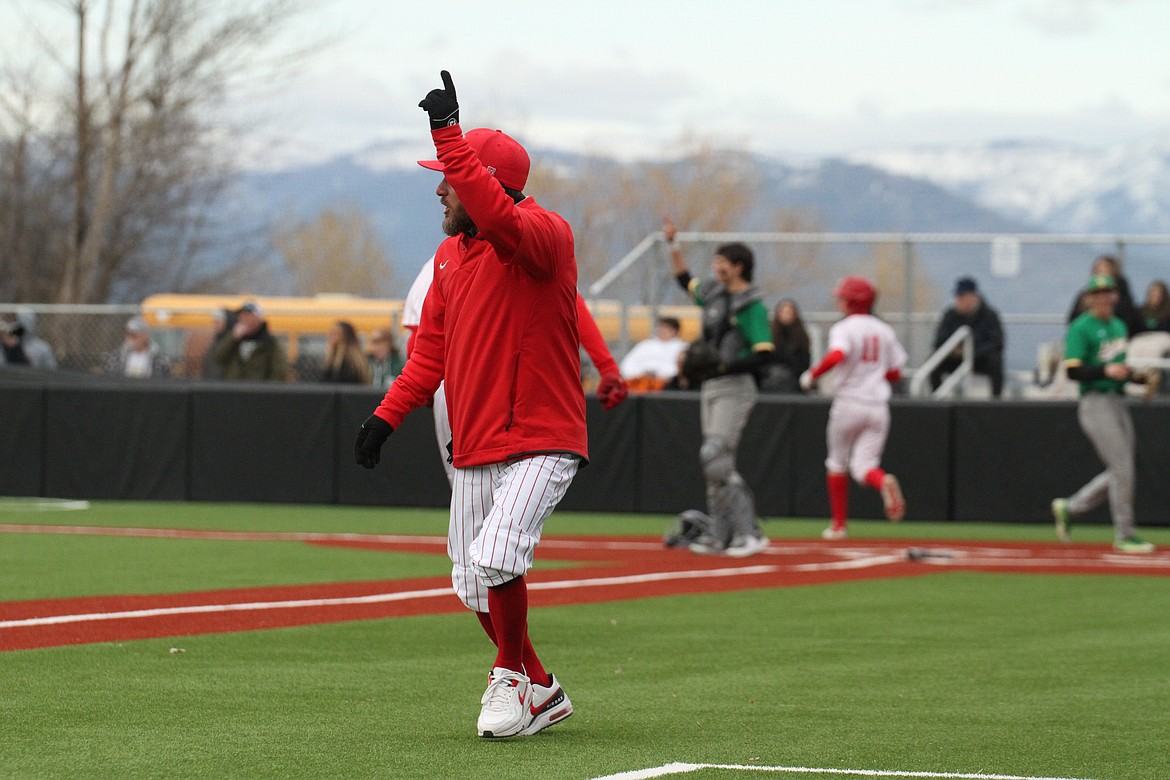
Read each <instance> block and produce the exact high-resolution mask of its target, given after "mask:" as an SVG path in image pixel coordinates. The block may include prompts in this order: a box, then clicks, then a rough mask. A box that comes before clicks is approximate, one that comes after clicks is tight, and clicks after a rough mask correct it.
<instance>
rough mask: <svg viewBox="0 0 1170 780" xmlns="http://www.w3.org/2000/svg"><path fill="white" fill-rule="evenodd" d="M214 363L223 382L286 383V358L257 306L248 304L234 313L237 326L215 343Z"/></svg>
mask: <svg viewBox="0 0 1170 780" xmlns="http://www.w3.org/2000/svg"><path fill="white" fill-rule="evenodd" d="M214 349H215V360H216V362H217V363H219V364H220V365H221V366H223V378H224V379H247V380H258V381H263V380H271V381H274V382H284V381H286V380H287V379H288V357H287V356H286V355H285V352H284V347H282V346H281V345H280V342H279V341H277V340H276V337H275V336H273V335H272V334H271V333H269V332H268V320H266V319H265V318H264V312H263V311H261V309H260V306H259V304H256V303H252V302H248V303H245V304H244V305H243V306H241V307H240V310H239V311H238V312H236V324H235V325H233V326H232V329H231V331H230V332H229V335H228V336H225V337H224V338H221V339H220V340H219V341H217V342H216V343H215V348H214Z"/></svg>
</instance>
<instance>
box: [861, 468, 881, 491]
mask: <svg viewBox="0 0 1170 780" xmlns="http://www.w3.org/2000/svg"><path fill="white" fill-rule="evenodd" d="M885 478H886V472H884V471H882V470H881V469H880V468H872V469H870V470H869V471H867V472H865V484H867V485H869V486H870V487H871V488H873V489H874V490H881V489H882V480H883V479H885Z"/></svg>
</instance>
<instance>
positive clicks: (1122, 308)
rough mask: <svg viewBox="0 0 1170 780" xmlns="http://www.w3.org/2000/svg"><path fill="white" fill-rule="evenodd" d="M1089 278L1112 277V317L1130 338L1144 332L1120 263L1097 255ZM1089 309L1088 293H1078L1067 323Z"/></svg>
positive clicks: (1110, 256) (1114, 258) (1115, 259)
mask: <svg viewBox="0 0 1170 780" xmlns="http://www.w3.org/2000/svg"><path fill="white" fill-rule="evenodd" d="M1089 275H1090V276H1112V277H1113V281H1114V283H1115V284H1116V285H1117V303H1116V305H1115V306H1114V307H1113V315H1114V316H1115V317H1117V318H1118V319H1120V320H1121V322H1122V323H1123V324H1124V325H1125V328H1126V330H1127V331H1128V332H1129V335H1130V336H1134V335H1136V334H1138V333H1141V332H1142V331H1143V330H1145V329H1146V328H1145V324H1144V323H1143V322H1142V316H1141V314H1140V313H1139V312H1138V309H1137V306H1135V305H1134V302H1133V293H1131V292H1130V286H1129V279H1126V278H1125V275H1124V274H1122V273H1121V261H1120V260H1118V259H1117V258H1116V257H1114V256H1113V255H1098V256H1097V259H1095V260H1094V261H1093V265H1092V268H1091V269H1090V271H1089ZM1088 308H1089V297H1088V293H1086V292H1085V291H1084V290H1081V291H1078V292H1077V294H1076V297H1074V298H1073V304H1072V308H1071V309H1069V312H1068V322H1069V323H1072V321H1073V320H1075V319H1076V318H1077V317H1079V316H1080V315H1081V314H1083V313H1084V312H1085V311H1086V310H1087V309H1088Z"/></svg>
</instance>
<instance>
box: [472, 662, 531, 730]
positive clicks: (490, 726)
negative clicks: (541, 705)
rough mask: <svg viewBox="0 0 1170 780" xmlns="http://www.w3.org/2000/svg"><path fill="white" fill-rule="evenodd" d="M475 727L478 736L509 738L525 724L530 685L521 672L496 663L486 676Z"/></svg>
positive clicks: (528, 716)
mask: <svg viewBox="0 0 1170 780" xmlns="http://www.w3.org/2000/svg"><path fill="white" fill-rule="evenodd" d="M488 680H489V682H488V687H487V690H486V691H484V692H483V698H481V699H480V703H481V704H483V708H482V709H481V710H480V711H479V721H478V722H477V723H476V729H477V730H478V731H479V735H480V736H481V737H489V738H490V737H512V736H515V735H517V734H519V733H520V732H521V730H522V729H523V728H524V727H525V726H527V725H528V720H529V718H530V717H531V716H530V715H529V714H528V705H529V702H530V701H531V698H532V684H531V682H530V681H529V679H528V678H527V677H526V676H525V675H523V674H521V673H520V672H514V671H512V670H511V669H505V668H504V667H502V666H497V667H495V668H494V669H492V673H491V674H490V675H488Z"/></svg>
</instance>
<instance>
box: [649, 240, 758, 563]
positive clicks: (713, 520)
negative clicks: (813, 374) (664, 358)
mask: <svg viewBox="0 0 1170 780" xmlns="http://www.w3.org/2000/svg"><path fill="white" fill-rule="evenodd" d="M662 232H663V237H664V238H665V239H666V242H667V245H668V246H669V248H670V258H671V265H672V268H673V270H674V273H675V278H676V279H677V280H678V283H679V285H680V286H682V288H683V289H684V290H686V291H687V293H688V294H689V295H690V296H691V298H692V299H693V300H694V302H695V303H697V304H698V305H699V306H701V307H702V309H703V319H702V337H701V339H700V340H701V342H702V343H703V344H704V345H705V347H706V350H707V351H708V353H709V354H710V356H711V359H710V362H709V366H710V368H709V370H708V371H706V372H704V373H705V376H703V377H702V379H701V384H700V385H699V420H700V426H701V428H702V434H703V443H702V445H701V446H700V448H699V462H700V464H701V465H702V468H703V477H704V479H705V480H706V483H707V513H708V517H707V518H706V519H705V522H706V525H707V527H708V532H707V533H704V534H702V535H701V536H700V537H699V538H697V539H695V540H693V541H692V542H691V543H690V545H689V547H690V549H691V551H692V552H696V553H701V554H706V555H730V556H732V557H736V558H743V557H747V556H749V555H754V554H756V553H758V552H761V551H762V550H764V549H766V548H767V546H768V539H767V537H766V536H765V535H764V532H763V529H761V528H760V523H759V520H758V519H757V518H756V501H755V496H753V495H752V491H751V489H750V488H749V487H748V485H747V483H746V482H745V481H744V479H743V477H742V476H740V474H739V472H738V471H737V470H736V464H735V456H736V451H737V450H738V448H739V439H740V436H741V435H742V434H743V428H744V425H745V424H747V419H748V415H749V414H751V411H752V407H753V406H755V404H756V398H757V395H758V392H759V391H758V387H757V383H758V374H759V373H761V372H762V371H763V369H764V368H765V367H766V366H767V364H768V363H769V362H770V361H771V359H772V357H773V354H774V352H775V345H774V344H773V343H772V327H771V323H770V322H769V320H768V308H767V306H765V305H764V302H763V300H762V299H761V296H760V291H759V288H758V287H756V286H755V285H754V284H752V273H753V269H754V268H755V256H754V255H753V254H752V250H751V249H749V248H748V247H747V246H746V245H744V244H741V243H739V242H733V243H730V244H723V245H722V246H719V247H718V248H716V250H715V256H714V258H713V259H712V260H711V270H712V272H713V273H714V276H713V277H712V278H710V279H698V278H695V277H693V276H691V272H690V270H689V269H688V268H687V263H686V260H685V259H684V258H683V255H682V250H681V249H680V248H679V245H678V242H677V240H676V238H675V234H676V232H677V230H676V228H675V226H674V223H673V222H672V221H671V220H670V218H669V217H665V218H664V219H663V222H662ZM685 364H686V361H685V360H684V366H685Z"/></svg>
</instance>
